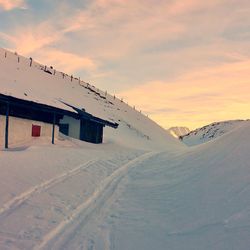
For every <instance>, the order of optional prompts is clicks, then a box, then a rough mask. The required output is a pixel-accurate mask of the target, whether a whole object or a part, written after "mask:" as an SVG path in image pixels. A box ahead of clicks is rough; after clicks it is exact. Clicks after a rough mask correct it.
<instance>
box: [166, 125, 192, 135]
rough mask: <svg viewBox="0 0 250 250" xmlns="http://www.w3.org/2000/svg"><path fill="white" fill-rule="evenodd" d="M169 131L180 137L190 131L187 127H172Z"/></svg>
mask: <svg viewBox="0 0 250 250" xmlns="http://www.w3.org/2000/svg"><path fill="white" fill-rule="evenodd" d="M168 132H169V133H170V134H171V135H172V136H173V137H175V138H179V137H180V136H184V135H186V134H188V133H189V132H190V130H189V128H187V127H171V128H169V129H168Z"/></svg>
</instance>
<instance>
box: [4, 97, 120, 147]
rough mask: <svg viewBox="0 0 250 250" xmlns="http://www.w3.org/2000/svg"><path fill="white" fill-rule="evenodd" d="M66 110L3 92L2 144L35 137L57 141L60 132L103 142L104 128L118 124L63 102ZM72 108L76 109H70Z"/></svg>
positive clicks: (115, 126)
mask: <svg viewBox="0 0 250 250" xmlns="http://www.w3.org/2000/svg"><path fill="white" fill-rule="evenodd" d="M63 104H64V105H65V107H66V106H67V108H65V109H61V108H56V107H52V106H49V105H46V104H42V103H36V102H33V101H27V100H23V99H20V98H16V97H13V96H7V95H3V94H0V140H1V143H0V145H4V147H5V148H8V146H9V144H12V145H14V144H16V143H21V142H23V141H25V140H29V139H30V138H31V137H40V136H51V142H52V143H53V144H54V141H55V138H57V137H58V136H59V132H61V133H62V134H64V135H67V136H69V137H73V138H76V139H79V140H83V141H87V142H91V143H102V141H103V128H104V127H105V126H110V127H112V128H117V127H118V124H117V123H112V122H109V121H107V120H103V119H100V118H98V117H95V116H93V115H91V114H89V113H87V112H85V110H82V109H79V108H77V107H74V106H72V105H69V104H66V103H63ZM68 107H70V108H71V109H72V111H69V109H68Z"/></svg>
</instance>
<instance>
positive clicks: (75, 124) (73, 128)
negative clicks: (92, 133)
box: [60, 115, 80, 139]
mask: <svg viewBox="0 0 250 250" xmlns="http://www.w3.org/2000/svg"><path fill="white" fill-rule="evenodd" d="M60 123H61V124H62V123H65V124H69V136H70V137H72V138H75V139H80V120H76V119H74V118H72V117H70V116H66V115H65V116H64V117H63V119H61V120H60Z"/></svg>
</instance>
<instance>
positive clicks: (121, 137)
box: [0, 48, 181, 148]
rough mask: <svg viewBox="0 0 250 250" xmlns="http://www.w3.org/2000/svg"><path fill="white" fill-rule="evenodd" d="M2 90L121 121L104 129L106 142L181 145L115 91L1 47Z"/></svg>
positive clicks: (141, 144) (1, 91) (16, 95)
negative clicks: (98, 86)
mask: <svg viewBox="0 0 250 250" xmlns="http://www.w3.org/2000/svg"><path fill="white" fill-rule="evenodd" d="M0 93H2V94H5V95H9V96H15V97H17V98H21V99H24V100H31V101H34V102H38V103H43V104H48V105H50V106H54V107H58V108H62V109H70V111H72V109H71V108H70V107H67V106H65V105H64V104H63V103H62V101H63V102H65V103H68V104H71V105H73V106H75V107H78V108H79V109H82V108H83V109H85V110H86V112H88V113H90V114H92V115H94V116H98V117H100V118H103V119H105V120H109V121H112V122H117V123H119V127H118V129H117V130H114V129H111V128H105V129H104V141H105V142H111V141H112V142H114V141H115V142H116V143H119V144H122V145H126V146H133V147H142V148H152V147H157V148H159V147H170V146H171V147H174V145H175V146H176V147H180V146H181V144H179V142H176V140H174V139H173V138H172V136H170V135H169V133H168V132H166V131H165V130H164V129H163V128H161V127H160V126H159V125H158V124H156V123H155V122H154V121H152V120H150V119H149V118H148V117H146V116H145V115H143V114H142V113H140V112H139V111H137V110H134V109H133V108H132V107H130V106H129V105H127V104H126V103H124V102H123V101H122V100H120V99H117V98H116V97H114V96H113V95H110V94H108V93H106V92H105V91H101V90H99V89H97V88H96V87H95V86H93V85H90V84H89V83H86V82H84V81H82V80H81V79H79V78H75V77H74V76H72V77H71V76H69V75H67V74H65V73H63V72H60V71H58V70H55V69H54V68H53V67H51V66H45V65H41V64H39V63H37V62H35V61H34V60H31V59H30V58H25V57H22V56H20V55H18V54H16V53H12V52H9V51H7V50H5V49H1V48H0Z"/></svg>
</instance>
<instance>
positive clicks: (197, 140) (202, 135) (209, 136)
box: [180, 120, 247, 146]
mask: <svg viewBox="0 0 250 250" xmlns="http://www.w3.org/2000/svg"><path fill="white" fill-rule="evenodd" d="M245 122H247V121H244V120H233V121H223V122H214V123H212V124H209V125H207V126H204V127H202V128H198V129H195V130H193V131H191V132H189V133H188V134H186V135H184V136H180V140H181V141H183V142H184V143H185V144H186V145H188V146H194V145H198V144H201V143H205V142H208V141H211V140H213V139H216V138H217V137H219V136H222V135H224V134H226V133H228V132H230V131H232V130H233V129H235V128H238V127H239V126H242V125H243V124H244V123H245Z"/></svg>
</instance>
